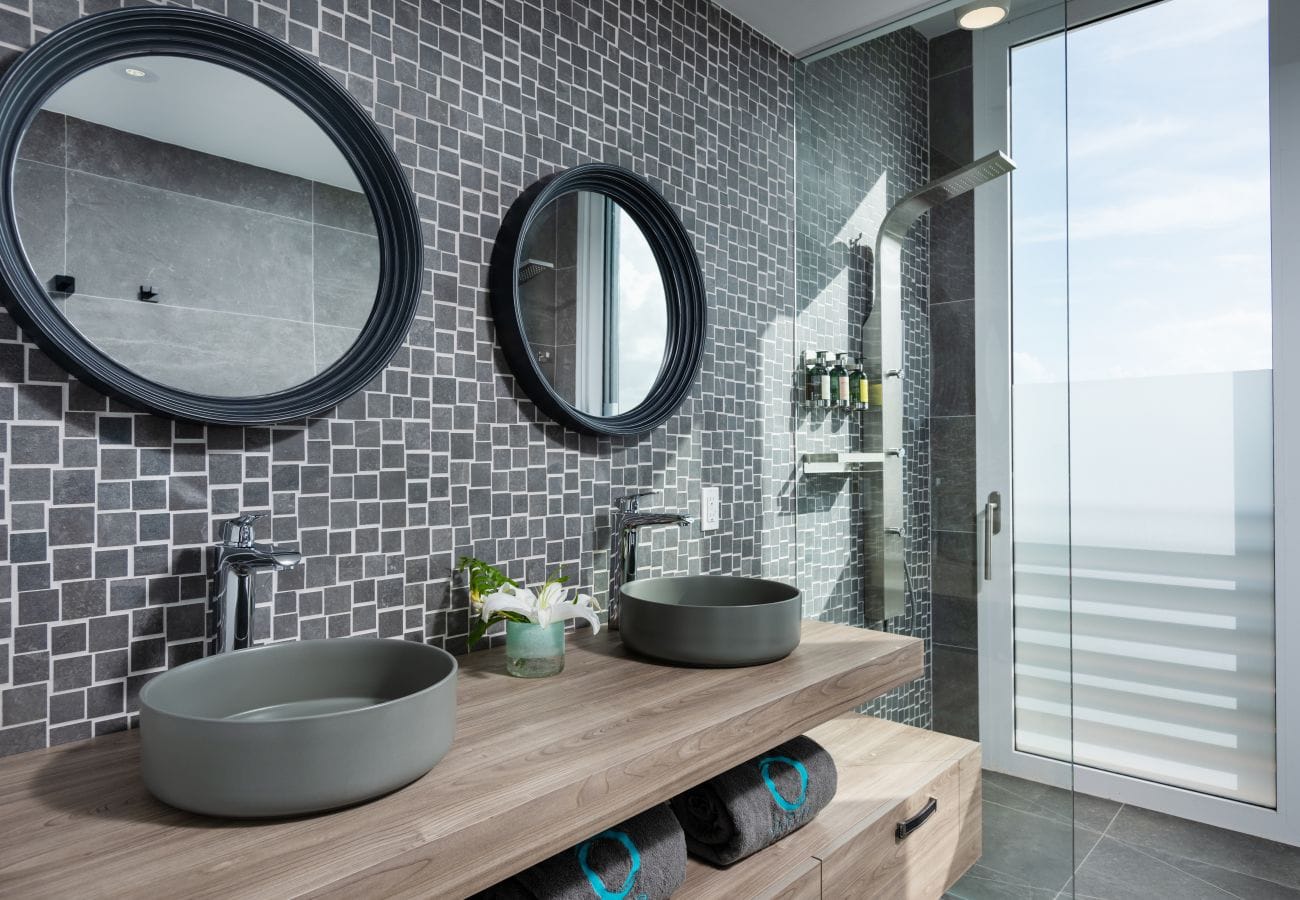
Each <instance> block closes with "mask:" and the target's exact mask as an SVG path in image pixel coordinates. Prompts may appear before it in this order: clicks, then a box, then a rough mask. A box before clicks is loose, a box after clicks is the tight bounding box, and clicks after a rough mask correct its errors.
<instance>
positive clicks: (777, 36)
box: [714, 0, 956, 56]
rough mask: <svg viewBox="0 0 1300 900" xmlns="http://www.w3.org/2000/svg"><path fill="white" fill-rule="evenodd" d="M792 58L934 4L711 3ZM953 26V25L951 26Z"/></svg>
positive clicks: (843, 0)
mask: <svg viewBox="0 0 1300 900" xmlns="http://www.w3.org/2000/svg"><path fill="white" fill-rule="evenodd" d="M714 2H715V3H717V4H718V5H719V6H721V7H722V8H723V9H725V10H728V11H730V12H732V13H734V14H735V15H736V16H737V17H738V18H740V19H741V20H743V21H745V22H747V23H749V24H750V25H752V26H753V27H754V28H755V29H756V30H758V31H759V32H760V33H761V34H763V35H765V36H766V37H768V38H770V39H771V40H772V41H773V42H774V43H776V44H777V45H778V46H780V47H782V48H784V49H786V50H788V51H790V52H791V53H793V54H794V55H795V56H807V55H808V54H810V53H814V52H816V51H818V50H824V49H825V48H827V47H831V46H833V45H835V44H837V43H839V41H841V40H843V39H845V38H850V37H855V36H857V35H860V34H863V33H865V32H867V31H871V30H872V29H875V28H879V27H881V26H882V25H888V24H890V23H891V22H895V21H897V20H898V19H901V18H902V17H904V16H908V15H911V14H912V13H917V12H920V11H921V10H924V9H926V8H928V7H932V6H934V5H935V2H936V0H714ZM953 24H954V25H955V24H956V23H955V22H954V23H953Z"/></svg>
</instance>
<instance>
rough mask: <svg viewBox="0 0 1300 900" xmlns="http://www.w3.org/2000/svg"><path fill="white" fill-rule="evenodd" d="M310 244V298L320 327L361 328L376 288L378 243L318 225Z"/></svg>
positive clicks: (364, 235) (352, 233) (365, 235)
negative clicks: (311, 244)
mask: <svg viewBox="0 0 1300 900" xmlns="http://www.w3.org/2000/svg"><path fill="white" fill-rule="evenodd" d="M314 232H315V236H314V242H313V253H314V263H313V265H314V268H313V272H312V278H313V296H314V299H315V308H316V317H315V319H314V320H313V321H315V322H316V323H317V324H319V325H338V326H340V327H343V328H361V327H362V326H363V325H365V324H366V320H367V319H369V318H370V311H371V310H372V309H374V307H375V292H376V291H377V290H378V289H379V240H378V239H377V238H374V237H372V236H370V235H367V234H358V233H357V232H355V231H343V230H342V229H339V228H330V227H327V226H324V225H317V226H316V227H315V229H314Z"/></svg>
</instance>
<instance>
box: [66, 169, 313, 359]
mask: <svg viewBox="0 0 1300 900" xmlns="http://www.w3.org/2000/svg"><path fill="white" fill-rule="evenodd" d="M311 258H312V227H311V225H309V224H308V223H306V222H298V221H295V220H293V219H286V218H284V217H282V216H273V215H270V214H267V213H260V212H254V211H252V210H247V209H241V208H239V207H235V206H229V205H227V204H224V203H215V202H212V201H209V200H202V199H198V198H195V197H189V196H186V195H184V194H178V193H174V192H171V191H163V190H158V189H156V188H148V187H142V186H140V185H135V184H129V183H127V182H125V181H117V180H114V179H111V178H101V177H99V176H97V175H84V174H81V173H79V172H72V171H70V172H69V173H68V273H69V274H71V275H73V276H75V277H76V279H77V293H79V294H83V295H90V296H95V297H112V298H117V299H135V297H136V295H137V292H138V291H139V287H140V285H142V284H143V285H152V286H153V289H154V290H155V291H158V292H159V294H160V297H159V298H158V299H159V305H164V306H178V307H185V308H189V309H206V310H210V311H216V312H231V313H242V314H244V315H259V316H268V317H271V318H276V319H292V320H294V321H298V322H310V321H312V310H311V307H312V296H311V289H312V272H311ZM84 321H85V324H86V325H87V327H90V320H88V319H87V320H84ZM87 333H88V334H91V335H92V336H93V334H94V332H93V331H88V332H87Z"/></svg>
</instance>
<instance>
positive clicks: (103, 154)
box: [67, 116, 312, 222]
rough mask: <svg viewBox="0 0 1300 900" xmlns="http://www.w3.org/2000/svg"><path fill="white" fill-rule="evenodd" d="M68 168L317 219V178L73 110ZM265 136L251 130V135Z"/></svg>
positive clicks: (305, 218) (293, 216)
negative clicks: (165, 138) (156, 136)
mask: <svg viewBox="0 0 1300 900" xmlns="http://www.w3.org/2000/svg"><path fill="white" fill-rule="evenodd" d="M67 121H68V168H70V169H75V170H77V171H80V172H86V173H88V174H91V175H103V176H105V177H108V178H117V179H120V180H122V181H129V182H131V183H133V184H139V185H144V186H145V187H155V188H161V189H162V190H167V191H175V192H177V193H180V194H185V195H187V196H190V197H202V198H203V199H205V200H216V201H218V202H221V203H229V204H230V205H232V206H240V207H246V208H248V209H256V210H261V211H262V212H268V213H274V214H275V215H278V216H289V217H292V218H295V219H300V220H302V221H305V222H310V221H311V220H312V182H311V181H309V180H307V179H305V178H299V177H297V176H294V175H286V174H284V173H283V172H273V171H271V170H270V169H263V168H261V167H260V166H250V165H248V164H247V163H242V162H238V161H237V160H233V159H227V158H226V157H224V156H214V155H213V154H211V153H203V152H200V151H198V150H191V149H190V148H188V147H180V146H178V145H176V144H166V143H163V142H161V141H155V140H152V139H150V138H147V137H144V136H142V135H138V134H131V133H129V132H126V131H119V130H117V129H116V128H109V127H107V126H104V125H97V124H95V123H94V122H87V121H86V120H85V119H78V118H76V117H75V116H68V117H67ZM262 139H264V138H263V136H260V135H256V136H255V135H249V136H248V140H262Z"/></svg>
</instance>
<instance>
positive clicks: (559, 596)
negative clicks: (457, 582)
mask: <svg viewBox="0 0 1300 900" xmlns="http://www.w3.org/2000/svg"><path fill="white" fill-rule="evenodd" d="M458 567H459V568H461V569H463V570H464V571H465V574H466V578H467V580H468V582H469V599H470V607H471V613H472V614H473V616H474V618H475V619H477V621H476V622H475V624H474V628H473V629H472V630H471V631H470V635H469V646H471V647H473V646H474V645H475V644H476V643H478V642H479V640H481V639H482V637H483V635H484V634H485V633H486V632H487V630H488V629H489V628H491V627H492V626H493V625H495V624H496V623H497V622H519V623H523V624H532V625H540V626H541V627H543V628H546V627H548V626H550V625H553V624H555V623H558V622H563V621H565V620H567V619H586V620H587V621H588V622H590V623H591V628H592V633H593V634H595V633H599V632H600V616H599V615H598V614H599V613H600V606H599V604H597V602H596V600H595V599H594V598H593V597H592V596H591V595H589V594H573V595H572V597H570V594H572V593H573V589H572V588H567V587H565V586H564V584H565V582H567V581H568V580H569V579H568V576H566V575H561V574H560V573H559V572H555V573H553V574H552V575H551V576H550V577H549V578H547V579H546V581H545V582H544V583H543V584H542V585H541V587H540V588H538V589H537V590H536V591H532V590H530V589H528V588H526V587H522V586H520V584H519V583H518V582H517V581H515V580H514V579H511V578H507V577H506V575H505V574H504V573H503V572H501V570H500V569H498V568H496V567H495V566H491V565H488V564H487V563H485V562H483V561H482V560H481V559H474V558H473V557H470V556H462V557H461V559H460V562H459V564H458Z"/></svg>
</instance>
